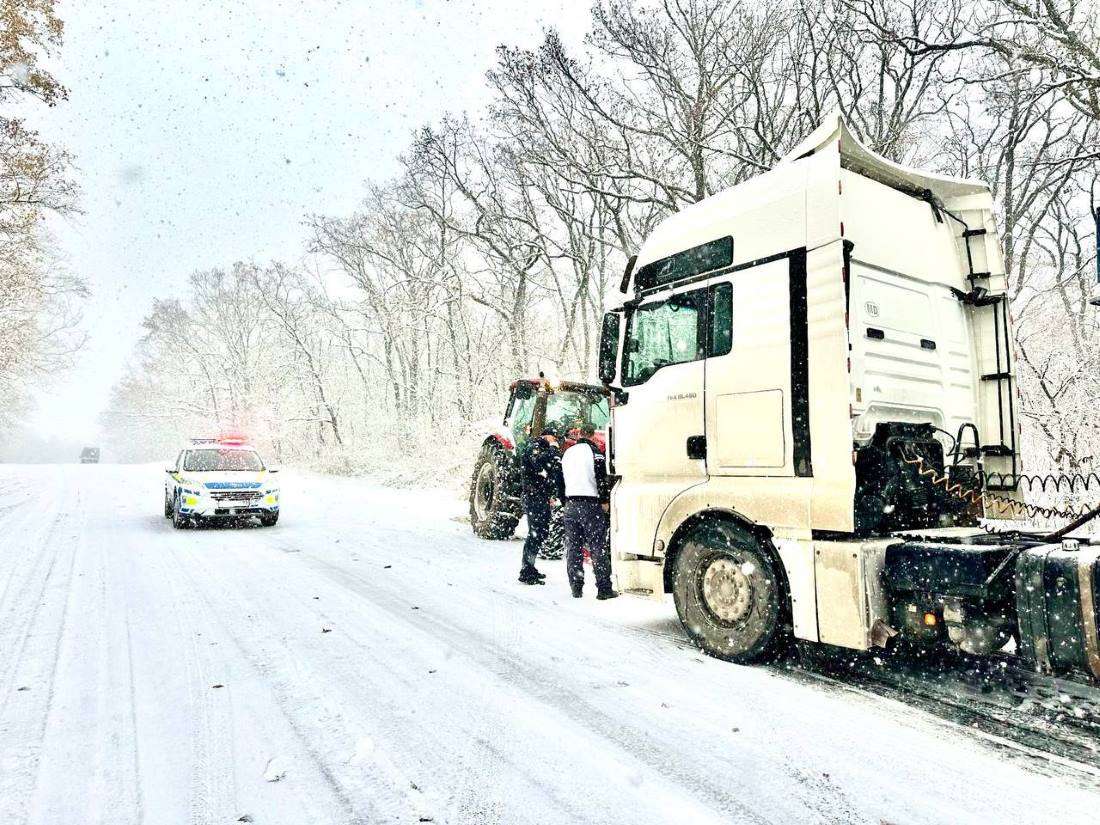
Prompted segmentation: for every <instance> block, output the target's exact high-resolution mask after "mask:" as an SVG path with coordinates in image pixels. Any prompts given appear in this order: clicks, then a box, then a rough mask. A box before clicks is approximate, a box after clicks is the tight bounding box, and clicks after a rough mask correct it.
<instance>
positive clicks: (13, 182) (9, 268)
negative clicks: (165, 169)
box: [0, 0, 84, 432]
mask: <svg viewBox="0 0 1100 825" xmlns="http://www.w3.org/2000/svg"><path fill="white" fill-rule="evenodd" d="M63 32H64V26H63V24H62V22H61V19H60V18H59V17H58V16H57V14H56V11H55V8H54V0H8V2H2V3H0V432H3V431H5V430H6V429H8V428H9V427H10V426H11V425H12V424H13V422H14V420H15V419H16V418H17V416H18V415H19V414H20V413H21V412H23V411H24V410H25V409H26V407H27V404H28V403H29V396H28V393H29V390H30V389H31V388H32V387H33V385H34V384H35V383H36V382H38V381H42V380H43V379H44V378H45V377H46V376H48V375H50V374H51V373H53V372H55V371H56V370H59V369H62V368H64V367H66V366H68V365H69V364H70V363H71V361H72V358H73V357H74V355H75V354H76V353H77V351H78V350H79V349H80V347H81V345H82V344H83V341H84V335H83V333H82V332H81V330H80V328H79V320H80V316H79V311H78V310H79V306H80V298H81V297H82V296H83V294H84V287H83V284H81V282H80V281H78V280H77V279H75V278H73V277H71V276H70V275H68V274H67V273H65V272H64V270H63V269H62V268H61V267H60V266H59V264H58V259H57V256H56V255H55V254H54V252H53V249H52V245H51V238H50V236H49V233H48V231H47V229H46V221H47V218H48V217H49V216H50V215H68V214H72V213H74V212H76V211H77V194H78V193H77V187H76V185H75V183H74V182H73V180H72V176H71V166H72V162H71V158H70V157H69V155H68V153H67V152H66V151H65V150H64V149H63V148H61V147H59V146H55V145H53V144H51V143H49V142H48V141H46V140H45V139H43V137H42V136H41V135H40V134H39V133H38V132H37V131H35V130H34V129H32V128H31V127H30V126H29V125H28V124H27V120H26V113H28V112H31V111H33V109H34V107H36V106H54V105H57V104H58V103H60V102H62V101H64V100H65V98H66V97H67V94H68V92H67V90H66V89H65V87H64V86H63V85H62V84H61V83H60V81H59V80H58V79H57V78H56V77H55V76H54V75H53V74H52V73H51V72H50V71H49V70H48V69H46V68H45V67H44V65H43V62H44V61H47V60H49V59H50V58H51V57H53V56H55V55H56V54H57V52H58V50H59V49H60V47H61V40H62V34H63Z"/></svg>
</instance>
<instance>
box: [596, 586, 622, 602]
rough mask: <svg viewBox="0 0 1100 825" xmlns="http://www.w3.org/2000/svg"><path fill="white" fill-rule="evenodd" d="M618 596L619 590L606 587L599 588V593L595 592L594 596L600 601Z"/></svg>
mask: <svg viewBox="0 0 1100 825" xmlns="http://www.w3.org/2000/svg"><path fill="white" fill-rule="evenodd" d="M618 597H619V591H618V590H612V589H611V588H608V589H607V590H601V591H600V592H599V593H597V594H596V598H597V599H599V600H600V601H601V602H603V601H607V600H608V599H617V598H618Z"/></svg>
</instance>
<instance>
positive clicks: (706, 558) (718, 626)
mask: <svg viewBox="0 0 1100 825" xmlns="http://www.w3.org/2000/svg"><path fill="white" fill-rule="evenodd" d="M672 593H673V598H674V600H675V602H676V613H677V614H678V615H679V617H680V621H681V623H682V624H683V626H684V629H685V630H686V631H687V633H688V636H690V637H691V640H692V641H693V642H694V643H695V644H696V645H697V646H698V647H699V648H700V649H702V650H703V651H704V652H706V653H708V654H710V655H711V656H716V657H717V658H719V659H726V660H728V661H731V662H743V663H748V662H759V661H762V660H766V659H769V658H771V657H772V656H774V655H775V654H776V653H778V652H779V650H780V649H781V647H782V645H783V643H784V642H785V641H786V638H787V629H786V627H785V626H784V621H785V614H786V611H785V609H784V600H785V598H786V596H785V591H784V588H783V585H782V581H781V579H780V577H779V570H778V569H777V568H776V563H775V562H774V561H773V559H772V557H771V554H769V553H768V552H767V551H766V550H765V549H764V547H763V546H762V545H761V543H760V541H759V540H758V539H757V538H756V537H755V536H753V535H752V534H751V533H749V532H748V531H747V530H743V529H740V528H738V527H737V526H736V525H734V524H732V523H730V522H727V521H717V520H714V521H704V522H700V523H698V524H696V525H695V526H694V527H692V528H691V529H690V530H689V532H688V534H687V535H685V536H684V537H683V538H682V539H681V541H680V542H679V552H678V553H677V555H676V560H675V569H674V571H673V587H672Z"/></svg>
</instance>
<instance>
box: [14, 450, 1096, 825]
mask: <svg viewBox="0 0 1100 825" xmlns="http://www.w3.org/2000/svg"><path fill="white" fill-rule="evenodd" d="M161 484H162V477H161V470H160V468H159V467H155V466H152V467H151V466H144V467H133V466H126V467H124V466H108V465H101V466H78V465H71V466H32V467H16V466H0V548H2V549H0V672H2V675H0V691H2V694H0V695H2V705H0V823H4V825H7V824H8V823H55V824H56V825H61V824H62V823H64V825H71V824H76V823H80V824H83V823H101V822H102V823H112V825H121V824H122V823H134V822H144V823H150V825H152V824H153V823H233V822H255V823H288V825H289V824H293V825H301V823H390V822H393V823H416V822H436V823H500V824H501V825H511V824H512V823H540V825H548V824H549V823H600V824H601V825H602V824H603V823H638V824H639V825H640V824H641V823H712V822H713V823H717V822H731V823H818V822H836V823H849V822H858V823H872V825H881V824H882V823H890V824H892V825H903V824H904V823H914V825H933V824H934V823H945V824H952V825H953V824H954V823H983V825H988V823H1002V822H1003V823H1045V822H1058V823H1086V822H1095V821H1096V816H1097V811H1098V810H1100V780H1098V779H1096V778H1095V777H1093V778H1092V779H1090V778H1088V776H1085V775H1082V774H1081V773H1079V772H1076V771H1074V770H1071V769H1070V768H1067V769H1066V770H1065V771H1064V772H1059V771H1058V770H1049V769H1047V770H1040V769H1039V768H1038V767H1037V765H1035V764H1032V763H1031V762H1029V761H1028V760H1026V759H1021V758H1018V757H1017V756H1014V755H1012V754H1011V753H1009V752H1006V751H1005V750H1004V749H1002V748H999V747H997V746H996V745H995V744H994V743H991V742H989V741H988V740H986V739H982V738H979V737H976V736H972V735H970V734H969V733H967V731H966V730H964V729H962V728H960V727H958V726H956V725H952V724H950V723H949V722H946V721H943V720H941V719H939V718H937V717H936V716H934V715H932V714H930V713H925V712H923V711H921V710H919V709H914V708H912V707H909V706H907V705H903V704H901V703H897V702H894V701H891V700H889V699H884V698H881V697H877V696H872V695H869V694H863V693H860V692H858V691H849V690H843V689H836V688H835V687H830V686H829V685H827V684H824V683H822V684H817V683H814V682H812V681H807V680H805V679H799V678H796V677H795V675H793V674H788V673H785V672H784V671H783V670H781V669H776V668H745V667H736V666H733V665H730V664H726V663H723V662H719V661H716V660H712V659H708V658H705V657H703V656H702V655H700V654H699V653H697V652H696V651H694V650H693V649H691V648H690V647H688V646H687V645H685V644H684V642H683V637H682V634H681V633H680V631H679V628H678V625H677V623H676V620H675V613H674V610H673V609H672V606H671V604H670V603H669V604H656V603H652V602H644V601H641V600H637V599H632V598H621V599H618V600H616V601H614V602H608V603H601V602H596V601H595V599H594V598H593V595H594V593H593V587H592V586H591V585H589V588H588V591H589V592H588V593H587V594H586V598H585V599H584V600H583V601H575V600H573V599H571V598H569V595H568V588H567V586H566V584H565V581H564V571H563V569H562V563H561V562H542V566H543V569H544V570H546V571H547V572H548V573H549V579H548V582H547V585H546V586H545V587H524V586H522V585H520V584H518V583H517V582H516V581H515V575H516V572H517V568H518V555H519V545H518V543H516V542H514V541H513V542H486V541H481V540H479V539H476V538H474V537H473V536H472V535H471V533H470V530H469V527H468V525H466V524H464V523H462V521H461V518H462V515H463V510H464V507H463V504H462V502H460V501H458V500H457V499H455V498H454V496H452V495H450V494H445V493H427V492H421V493H416V492H407V491H394V490H386V489H379V488H375V487H372V486H370V485H368V484H366V483H363V482H359V481H355V480H346V479H328V478H321V477H314V476H295V475H293V474H291V473H284V474H283V486H284V496H283V504H284V508H285V512H284V514H283V521H281V522H280V524H279V525H278V526H277V527H275V528H273V529H259V528H244V529H241V528H238V529H201V530H187V531H175V530H173V529H172V527H171V525H170V523H169V522H168V521H167V520H165V519H164V518H162V516H161V496H162V492H161Z"/></svg>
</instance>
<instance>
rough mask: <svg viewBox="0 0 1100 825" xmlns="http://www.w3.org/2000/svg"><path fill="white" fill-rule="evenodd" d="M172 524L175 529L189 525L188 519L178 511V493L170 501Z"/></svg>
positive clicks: (181, 528)
mask: <svg viewBox="0 0 1100 825" xmlns="http://www.w3.org/2000/svg"><path fill="white" fill-rule="evenodd" d="M172 526H173V527H175V528H176V529H177V530H183V529H185V528H187V527H190V519H188V517H187V516H185V515H184V514H183V513H181V512H180V497H179V496H178V495H177V496H176V497H175V499H174V500H173V501H172Z"/></svg>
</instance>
